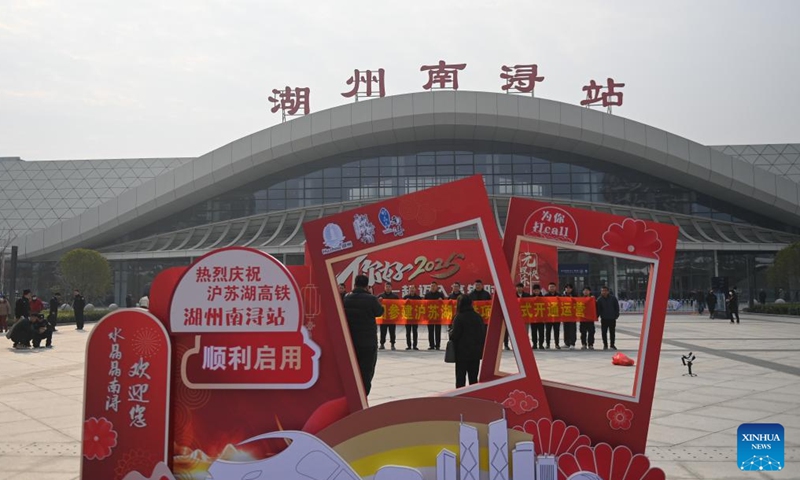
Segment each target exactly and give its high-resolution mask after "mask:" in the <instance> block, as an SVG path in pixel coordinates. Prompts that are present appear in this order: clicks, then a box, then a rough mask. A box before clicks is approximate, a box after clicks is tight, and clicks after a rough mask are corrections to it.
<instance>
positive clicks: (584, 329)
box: [580, 286, 595, 350]
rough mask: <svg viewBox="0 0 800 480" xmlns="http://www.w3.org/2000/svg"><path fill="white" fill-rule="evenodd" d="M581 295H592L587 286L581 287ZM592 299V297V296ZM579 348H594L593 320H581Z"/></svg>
mask: <svg viewBox="0 0 800 480" xmlns="http://www.w3.org/2000/svg"><path fill="white" fill-rule="evenodd" d="M583 296H584V297H592V289H591V288H590V287H589V286H586V287H583ZM592 299H593V300H594V298H592ZM580 330H581V350H586V349H589V350H594V333H595V328H594V321H591V322H581V326H580Z"/></svg>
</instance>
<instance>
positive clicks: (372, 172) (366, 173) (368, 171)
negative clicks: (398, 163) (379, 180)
mask: <svg viewBox="0 0 800 480" xmlns="http://www.w3.org/2000/svg"><path fill="white" fill-rule="evenodd" d="M378 173H379V170H378V167H362V168H361V176H362V177H377V176H378Z"/></svg>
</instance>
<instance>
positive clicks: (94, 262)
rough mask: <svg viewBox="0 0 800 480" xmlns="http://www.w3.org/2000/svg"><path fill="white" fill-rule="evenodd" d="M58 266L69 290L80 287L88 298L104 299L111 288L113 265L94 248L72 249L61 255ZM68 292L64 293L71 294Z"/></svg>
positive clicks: (62, 280)
mask: <svg viewBox="0 0 800 480" xmlns="http://www.w3.org/2000/svg"><path fill="white" fill-rule="evenodd" d="M58 266H59V270H60V276H61V283H62V284H63V285H64V287H65V288H67V289H69V290H67V292H70V291H72V290H74V289H78V290H80V292H81V293H82V294H83V296H84V297H86V298H87V299H90V298H94V299H102V298H103V296H104V295H105V294H106V293H107V292H108V291H109V290H110V289H111V278H112V276H111V265H109V263H108V260H106V258H105V257H104V256H102V255H100V253H98V252H96V251H94V250H89V249H86V248H78V249H75V250H71V251H69V252H67V253H66V254H65V255H64V256H63V257H61V260H60V261H59V262H58ZM67 292H64V294H65V295H69V293H67Z"/></svg>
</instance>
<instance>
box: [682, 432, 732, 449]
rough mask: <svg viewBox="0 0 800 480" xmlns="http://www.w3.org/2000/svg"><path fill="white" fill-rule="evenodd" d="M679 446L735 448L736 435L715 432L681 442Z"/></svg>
mask: <svg viewBox="0 0 800 480" xmlns="http://www.w3.org/2000/svg"><path fill="white" fill-rule="evenodd" d="M681 446H684V447H721V448H736V433H735V432H733V433H730V432H728V433H722V432H716V433H711V434H708V435H706V436H704V437H699V438H695V439H692V440H688V441H686V442H683V443H682V444H681Z"/></svg>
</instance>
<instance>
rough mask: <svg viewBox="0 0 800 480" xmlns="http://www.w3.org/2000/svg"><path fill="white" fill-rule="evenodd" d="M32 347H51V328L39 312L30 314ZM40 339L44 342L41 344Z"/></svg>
mask: <svg viewBox="0 0 800 480" xmlns="http://www.w3.org/2000/svg"><path fill="white" fill-rule="evenodd" d="M31 327H32V331H33V336H32V337H31V339H32V340H33V348H45V347H47V348H53V330H52V328H51V327H50V324H49V323H47V320H45V318H44V316H43V315H42V314H41V313H32V314H31ZM42 340H44V341H45V344H44V345H42Z"/></svg>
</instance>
